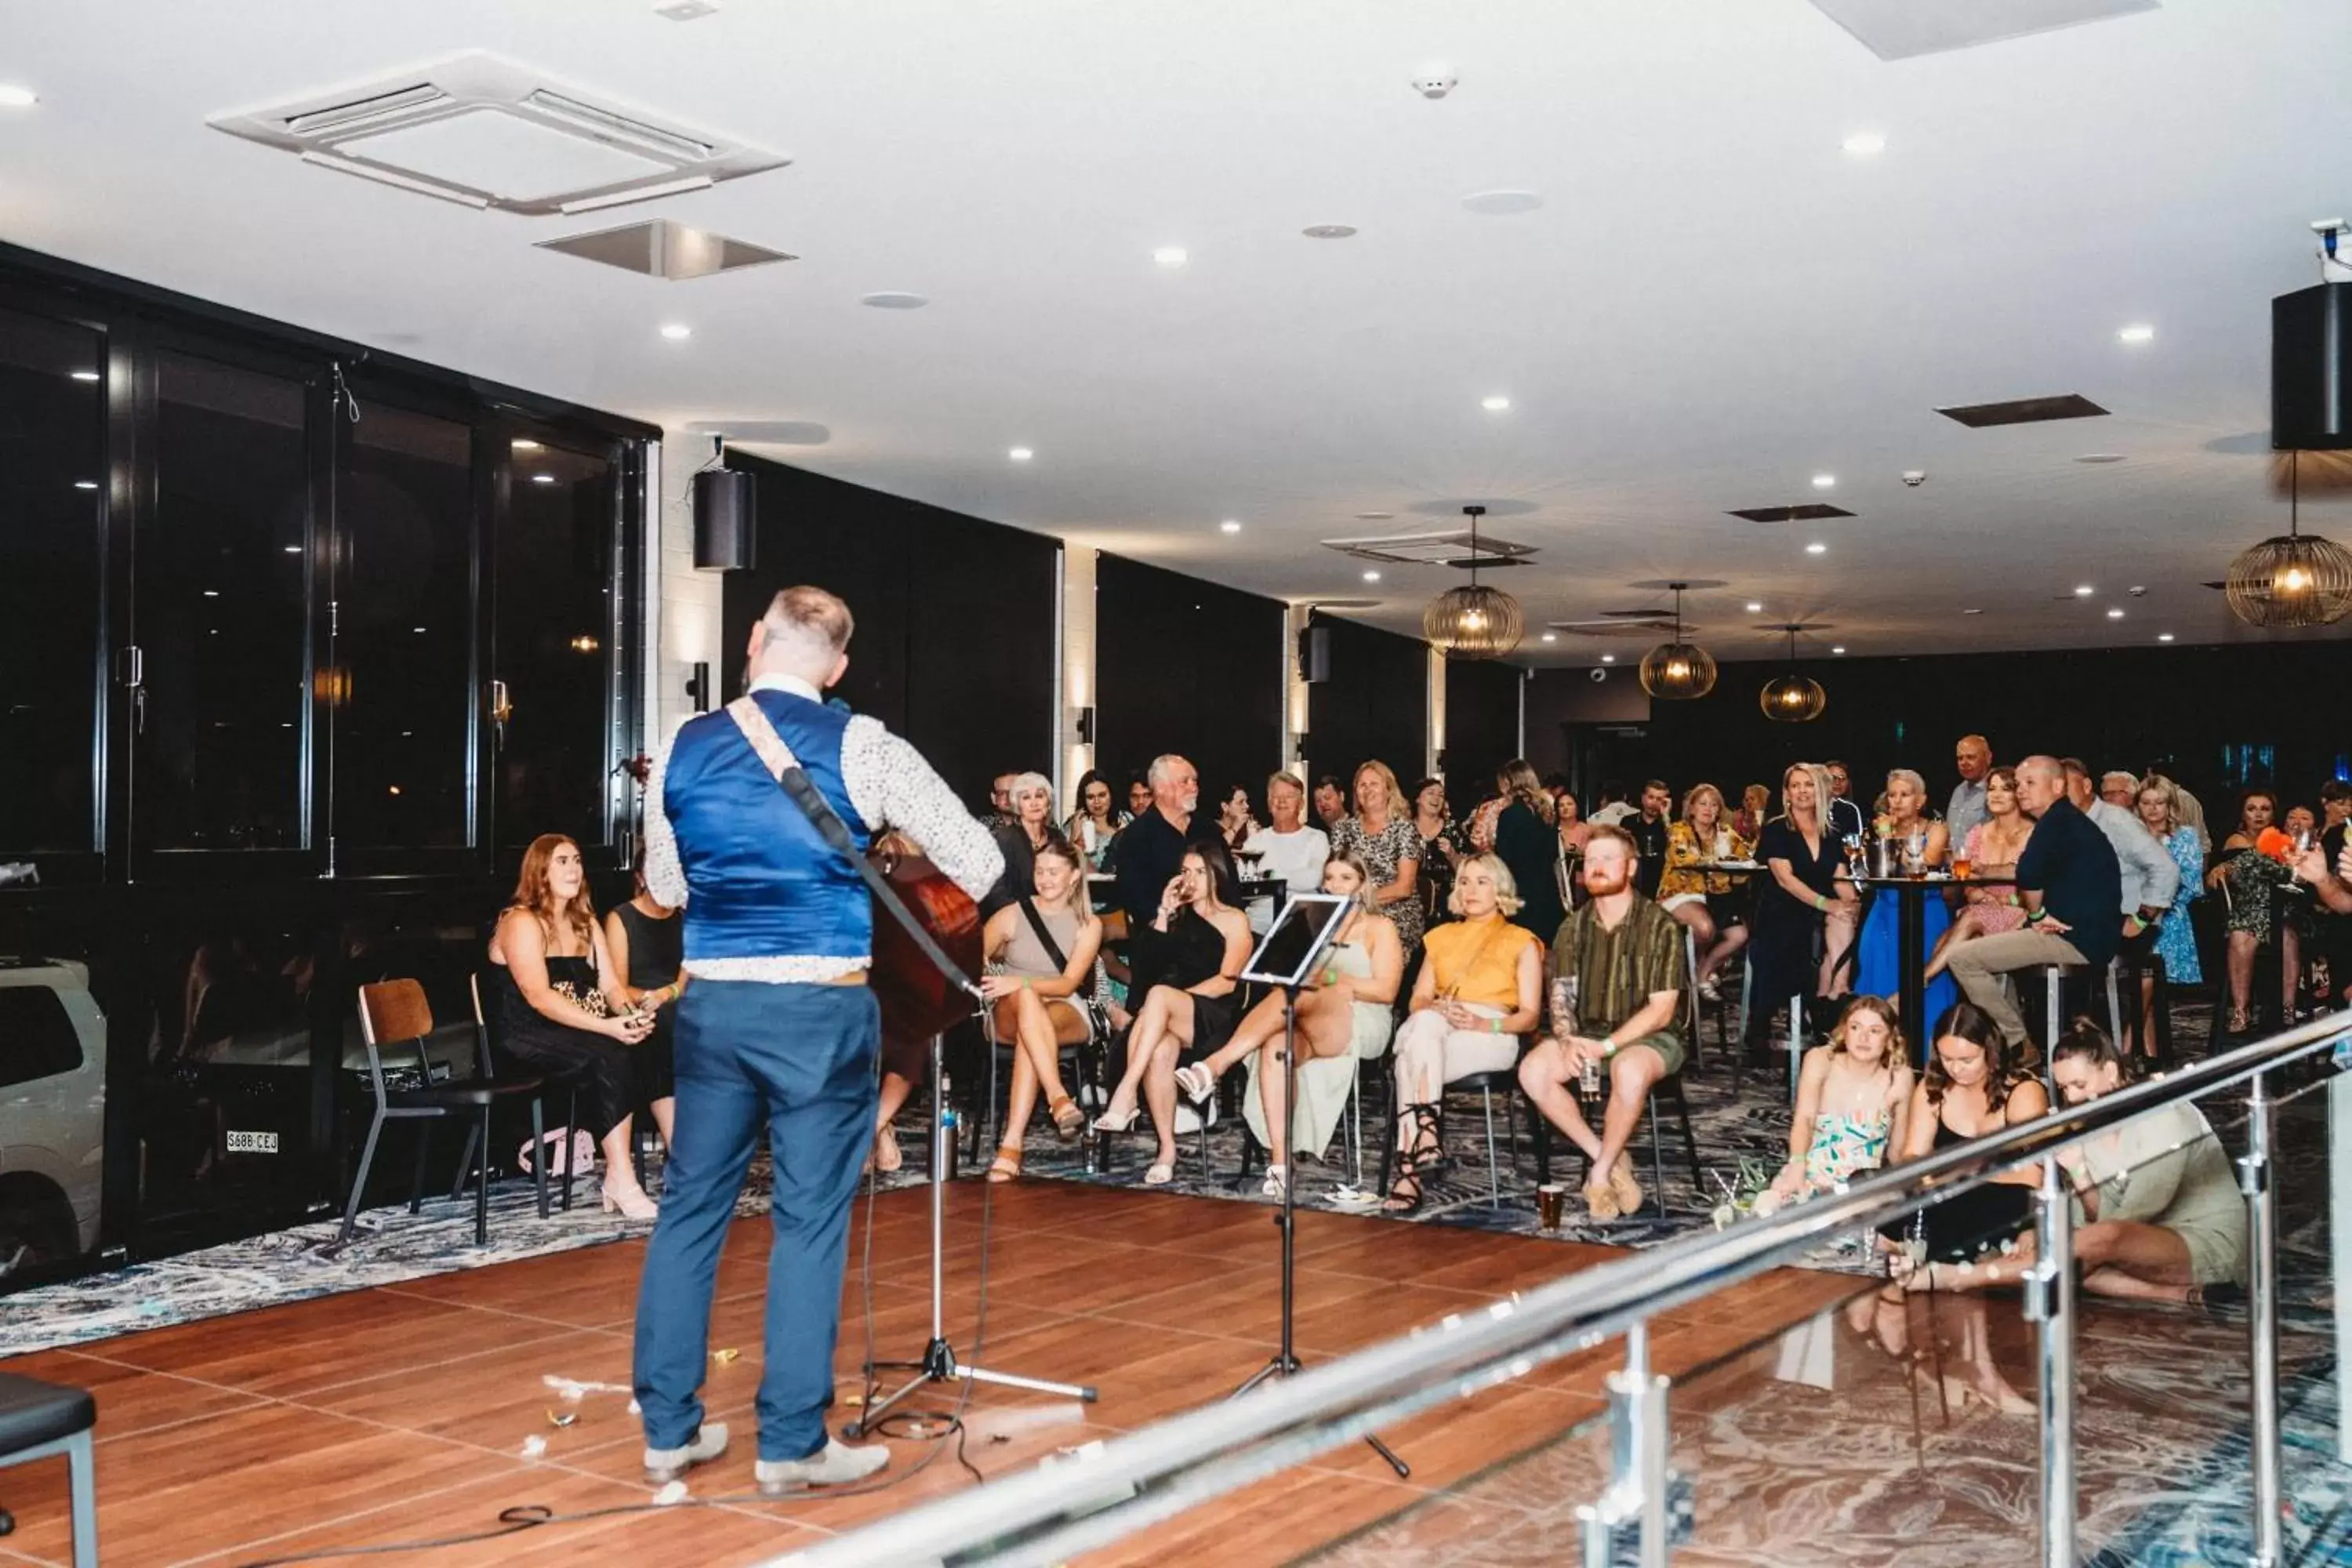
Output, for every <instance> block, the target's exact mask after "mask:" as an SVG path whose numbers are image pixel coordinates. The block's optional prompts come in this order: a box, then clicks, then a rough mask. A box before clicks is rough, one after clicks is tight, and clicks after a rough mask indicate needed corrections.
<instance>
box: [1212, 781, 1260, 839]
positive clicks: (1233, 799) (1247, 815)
mask: <svg viewBox="0 0 2352 1568" xmlns="http://www.w3.org/2000/svg"><path fill="white" fill-rule="evenodd" d="M1256 831H1257V816H1256V815H1255V813H1254V812H1252V811H1251V809H1250V796H1249V786H1248V785H1247V784H1234V785H1232V786H1231V787H1229V788H1228V789H1227V790H1226V791H1225V793H1224V795H1223V798H1221V799H1220V800H1219V801H1218V802H1217V837H1220V838H1222V839H1223V840H1224V841H1225V849H1226V852H1227V853H1229V854H1230V853H1233V852H1234V851H1236V850H1238V849H1240V848H1241V847H1242V846H1243V845H1244V844H1246V843H1248V842H1249V837H1250V835H1251V834H1253V833H1255V832H1256Z"/></svg>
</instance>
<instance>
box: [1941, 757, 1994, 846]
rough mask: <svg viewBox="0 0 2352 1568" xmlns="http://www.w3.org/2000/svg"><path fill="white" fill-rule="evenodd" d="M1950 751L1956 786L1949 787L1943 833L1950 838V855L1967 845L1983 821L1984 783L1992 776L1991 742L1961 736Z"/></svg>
mask: <svg viewBox="0 0 2352 1568" xmlns="http://www.w3.org/2000/svg"><path fill="white" fill-rule="evenodd" d="M1952 750H1953V754H1952V764H1953V766H1954V768H1955V769H1956V770H1957V771H1958V773H1959V775H1960V782H1959V783H1958V784H1954V785H1953V786H1952V798H1951V799H1950V800H1949V801H1948V802H1947V803H1946V805H1945V806H1944V831H1945V832H1946V833H1948V834H1949V835H1950V836H1951V841H1952V848H1953V851H1954V852H1955V853H1958V851H1959V847H1960V846H1961V845H1963V844H1966V843H1967V842H1968V841H1969V830H1970V829H1972V828H1974V827H1975V826H1977V824H1979V823H1980V822H1982V821H1983V820H1984V819H1985V814H1986V806H1985V781H1986V779H1987V778H1988V777H1989V776H1990V774H1991V773H1992V742H1990V741H1988V740H1986V739H1985V738H1984V737H1983V736H1982V735H1963V736H1961V737H1960V739H1959V743H1958V745H1956V746H1955V747H1953V749H1952Z"/></svg>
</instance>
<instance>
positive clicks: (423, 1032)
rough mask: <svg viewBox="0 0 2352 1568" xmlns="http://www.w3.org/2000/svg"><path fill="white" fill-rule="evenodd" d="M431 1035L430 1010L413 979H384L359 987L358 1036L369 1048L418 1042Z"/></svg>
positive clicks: (431, 1019) (422, 988)
mask: <svg viewBox="0 0 2352 1568" xmlns="http://www.w3.org/2000/svg"><path fill="white" fill-rule="evenodd" d="M432 1032H433V1009H432V1007H431V1006H430V1005H428V1004H427V1003H426V1002H425V987H424V986H422V985H420V984H417V983H416V982H415V981H414V980H384V981H379V982H378V983H377V984H373V985H362V986H361V987H360V1033H361V1035H362V1037H364V1038H365V1039H366V1040H367V1043H368V1044H370V1045H372V1046H382V1045H384V1044H386V1043H388V1042H392V1041H399V1040H421V1039H423V1038H424V1037H425V1036H427V1035H429V1034H431V1033H432Z"/></svg>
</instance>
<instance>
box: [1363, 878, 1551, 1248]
mask: <svg viewBox="0 0 2352 1568" xmlns="http://www.w3.org/2000/svg"><path fill="white" fill-rule="evenodd" d="M1446 907H1447V908H1448V909H1450V910H1453V911H1454V914H1455V915H1456V916H1458V917H1460V918H1458V919H1457V920H1455V921H1454V922H1453V923H1452V924H1449V925H1442V926H1439V927H1437V928H1435V929H1434V930H1433V931H1430V932H1429V934H1428V935H1427V936H1425V937H1423V939H1422V952H1423V955H1424V956H1423V962H1422V965H1421V978H1420V979H1418V980H1416V981H1415V982H1413V987H1412V1013H1411V1015H1410V1016H1407V1017H1406V1019H1405V1021H1404V1024H1403V1026H1402V1027H1401V1028H1399V1029H1398V1030H1397V1035H1396V1103H1397V1106H1398V1111H1397V1151H1398V1154H1399V1163H1400V1164H1401V1165H1402V1170H1401V1171H1400V1173H1398V1175H1397V1179H1396V1184H1395V1185H1394V1186H1392V1187H1391V1188H1390V1189H1389V1196H1388V1203H1387V1205H1386V1206H1387V1207H1388V1208H1389V1209H1390V1210H1391V1212H1393V1213H1398V1214H1410V1213H1411V1212H1412V1211H1413V1210H1414V1209H1417V1208H1419V1207H1420V1206H1421V1194H1422V1180H1423V1177H1424V1176H1426V1175H1427V1174H1429V1173H1431V1172H1432V1171H1433V1170H1435V1169H1436V1168H1437V1166H1438V1165H1439V1164H1441V1163H1444V1158H1445V1142H1444V1137H1443V1135H1442V1129H1441V1127H1440V1125H1439V1121H1438V1109H1439V1106H1440V1104H1441V1102H1442V1101H1443V1100H1444V1095H1445V1086H1446V1085H1447V1084H1448V1083H1451V1082H1452V1081H1453V1080H1454V1079H1457V1078H1463V1077H1465V1076H1466V1075H1468V1074H1470V1073H1474V1072H1498V1071H1501V1070H1503V1069H1505V1068H1509V1067H1511V1066H1512V1065H1514V1064H1515V1063H1517V1061H1518V1059H1519V1037H1520V1036H1521V1035H1522V1034H1525V1033H1526V1032H1527V1031H1528V1030H1529V1029H1532V1028H1534V1027H1535V1026H1536V1021H1537V1018H1538V1016H1539V1014H1538V1005H1539V1001H1538V999H1539V997H1540V994H1541V993H1542V990H1543V954H1544V944H1543V943H1542V942H1540V941H1539V940H1538V939H1537V937H1536V934H1535V933H1534V932H1533V931H1528V930H1527V929H1526V928H1524V927H1522V926H1515V925H1513V924H1512V923H1511V921H1510V917H1511V916H1512V915H1513V914H1515V913H1516V912H1517V910H1518V908H1519V897H1518V889H1517V887H1516V886H1515V885H1514V884H1513V882H1512V880H1511V871H1510V868H1509V867H1507V866H1506V865H1504V864H1503V862H1502V861H1501V860H1499V859H1497V858H1496V857H1494V856H1492V855H1476V856H1473V857H1472V858H1469V859H1467V860H1465V861H1464V862H1463V863H1462V865H1461V867H1460V868H1459V869H1458V870H1456V871H1455V872H1454V891H1453V893H1452V895H1451V896H1450V897H1448V898H1447V900H1446Z"/></svg>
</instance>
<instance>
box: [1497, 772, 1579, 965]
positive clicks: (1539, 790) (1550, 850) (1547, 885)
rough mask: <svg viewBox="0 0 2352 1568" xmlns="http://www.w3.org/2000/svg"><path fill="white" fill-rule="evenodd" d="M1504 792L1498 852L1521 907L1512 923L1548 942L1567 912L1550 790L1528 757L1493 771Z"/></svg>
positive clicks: (1498, 833) (1499, 822) (1557, 833)
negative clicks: (1515, 887)
mask: <svg viewBox="0 0 2352 1568" xmlns="http://www.w3.org/2000/svg"><path fill="white" fill-rule="evenodd" d="M1495 784H1496V787H1497V788H1499V789H1501V791H1502V792H1503V801H1504V805H1503V811H1502V815H1501V816H1497V817H1496V818H1495V854H1496V858H1499V859H1500V860H1501V861H1502V862H1503V864H1504V865H1506V866H1508V867H1509V868H1511V880H1512V882H1513V883H1514V884H1515V885H1516V886H1517V888H1518V890H1519V908H1518V910H1517V912H1516V913H1514V914H1513V915H1512V916H1511V923H1512V924H1513V925H1517V926H1525V927H1526V928H1527V929H1528V931H1533V932H1534V933H1535V935H1536V938H1537V940H1538V941H1539V942H1545V943H1549V942H1550V941H1551V939H1552V938H1553V937H1554V936H1556V935H1558V934H1559V922H1560V921H1562V920H1564V919H1566V918H1567V916H1568V909H1567V906H1565V905H1564V904H1562V903H1561V902H1560V897H1559V893H1560V881H1559V861H1560V850H1561V846H1560V841H1559V827H1558V826H1555V825H1554V821H1553V815H1554V813H1553V805H1552V798H1551V792H1550V791H1549V790H1548V789H1546V788H1544V786H1543V781H1542V780H1541V779H1539V778H1538V777H1537V776H1536V770H1535V769H1534V768H1533V767H1531V766H1530V765H1528V760H1527V759H1526V758H1525V757H1514V758H1512V759H1511V760H1510V761H1509V762H1507V763H1504V764H1503V767H1502V771H1501V772H1499V773H1496V775H1495Z"/></svg>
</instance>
